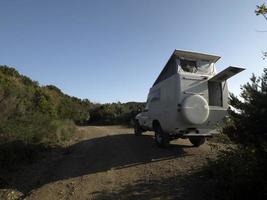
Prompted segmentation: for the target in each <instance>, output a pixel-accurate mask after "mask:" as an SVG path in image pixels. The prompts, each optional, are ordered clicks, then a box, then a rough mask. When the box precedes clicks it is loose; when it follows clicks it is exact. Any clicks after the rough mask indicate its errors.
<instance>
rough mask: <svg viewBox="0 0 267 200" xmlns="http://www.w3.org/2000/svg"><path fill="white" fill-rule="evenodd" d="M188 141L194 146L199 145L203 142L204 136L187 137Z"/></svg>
mask: <svg viewBox="0 0 267 200" xmlns="http://www.w3.org/2000/svg"><path fill="white" fill-rule="evenodd" d="M189 141H190V142H191V143H192V144H193V146H194V147H199V146H200V145H202V144H204V143H205V138H204V137H196V138H189Z"/></svg>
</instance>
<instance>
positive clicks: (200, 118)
mask: <svg viewBox="0 0 267 200" xmlns="http://www.w3.org/2000/svg"><path fill="white" fill-rule="evenodd" d="M219 58H220V57H218V56H213V55H207V54H201V53H195V52H186V51H180V50H175V51H174V53H173V54H172V56H171V57H170V59H169V60H168V62H167V64H166V65H165V67H164V68H163V70H162V71H161V73H160V74H159V76H158V78H157V79H156V81H155V83H154V84H153V86H152V88H150V90H149V94H148V98H147V104H146V108H145V111H144V112H142V113H140V114H138V115H137V116H136V125H137V126H135V133H138V134H139V133H140V132H143V131H146V130H154V131H155V138H156V142H157V143H159V144H160V145H164V144H165V143H166V140H168V139H170V138H174V139H175V138H179V137H180V138H189V139H190V138H194V139H192V141H191V140H190V141H191V142H192V143H193V144H194V145H200V144H202V142H203V141H204V140H202V138H204V137H207V136H212V134H214V133H216V132H217V130H216V129H217V128H218V125H219V124H222V123H223V119H224V118H225V117H226V116H227V110H228V87H227V82H226V80H227V79H228V78H229V77H231V76H233V75H235V74H237V73H239V72H240V71H242V70H244V69H242V68H237V67H228V68H226V69H225V70H223V71H222V72H220V73H219V74H217V75H216V69H215V66H214V64H215V62H216V61H217V60H218V59H219ZM165 135H167V136H165ZM169 136H170V137H169ZM196 137H198V138H199V139H197V140H196V139H195V138H196ZM162 141H165V142H162Z"/></svg>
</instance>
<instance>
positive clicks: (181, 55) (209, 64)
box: [153, 50, 220, 86]
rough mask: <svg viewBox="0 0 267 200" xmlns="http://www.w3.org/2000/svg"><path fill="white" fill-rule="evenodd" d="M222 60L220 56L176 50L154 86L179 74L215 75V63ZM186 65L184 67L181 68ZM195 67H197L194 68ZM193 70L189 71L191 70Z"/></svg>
mask: <svg viewBox="0 0 267 200" xmlns="http://www.w3.org/2000/svg"><path fill="white" fill-rule="evenodd" d="M219 59H220V57H219V56H214V55H209V54H203V53H196V52H190V51H182V50H175V51H174V52H173V54H172V55H171V57H170V59H169V60H168V62H167V64H166V65H165V67H164V68H163V70H162V71H161V73H160V74H159V76H158V78H157V79H156V81H155V83H154V84H153V86H155V85H156V84H158V83H159V82H161V81H163V80H165V79H167V78H169V77H171V76H172V75H174V74H176V73H177V72H189V73H199V74H210V75H214V74H215V68H214V63H215V62H217V61H218V60H219ZM183 64H185V65H184V66H181V65H183ZM194 65H195V66H194ZM190 67H191V69H187V68H190Z"/></svg>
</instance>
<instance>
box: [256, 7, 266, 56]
mask: <svg viewBox="0 0 267 200" xmlns="http://www.w3.org/2000/svg"><path fill="white" fill-rule="evenodd" d="M255 14H256V15H257V16H258V15H262V16H263V17H264V18H265V19H266V20H267V7H266V5H265V4H264V3H263V4H261V5H257V8H256V10H255ZM262 53H263V59H266V58H267V52H266V51H265V52H262Z"/></svg>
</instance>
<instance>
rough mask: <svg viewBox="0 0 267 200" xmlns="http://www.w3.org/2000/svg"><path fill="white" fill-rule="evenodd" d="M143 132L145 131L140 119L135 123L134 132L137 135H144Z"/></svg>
mask: <svg viewBox="0 0 267 200" xmlns="http://www.w3.org/2000/svg"><path fill="white" fill-rule="evenodd" d="M142 133H143V130H142V127H141V126H140V124H139V122H138V120H136V121H135V123H134V134H135V135H136V136H140V135H142Z"/></svg>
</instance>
